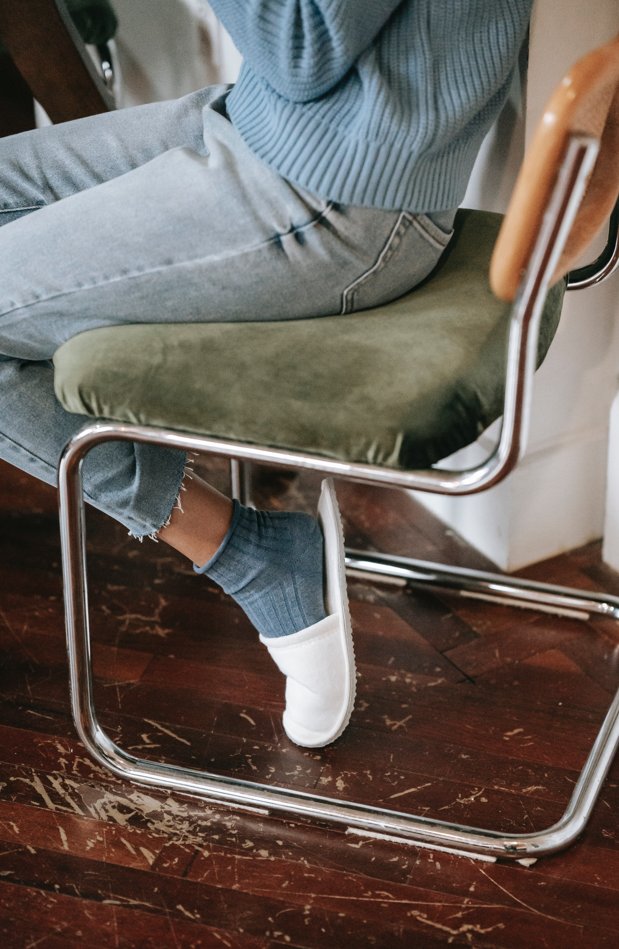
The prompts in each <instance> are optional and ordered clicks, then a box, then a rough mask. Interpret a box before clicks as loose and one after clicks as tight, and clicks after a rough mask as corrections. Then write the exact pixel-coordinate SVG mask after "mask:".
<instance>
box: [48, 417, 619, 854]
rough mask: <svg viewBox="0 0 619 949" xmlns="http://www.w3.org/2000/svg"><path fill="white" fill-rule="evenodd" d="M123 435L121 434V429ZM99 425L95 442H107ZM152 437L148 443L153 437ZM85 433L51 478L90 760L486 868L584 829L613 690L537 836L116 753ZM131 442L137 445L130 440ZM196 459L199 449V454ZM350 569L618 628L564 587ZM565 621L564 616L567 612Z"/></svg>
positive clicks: (80, 720) (397, 561) (609, 607)
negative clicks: (557, 810) (90, 572)
mask: <svg viewBox="0 0 619 949" xmlns="http://www.w3.org/2000/svg"><path fill="white" fill-rule="evenodd" d="M119 428H122V429H124V430H125V436H124V437H126V426H120V427H119ZM111 431H112V427H111V426H109V425H107V426H106V428H105V431H104V433H103V435H102V436H101V438H100V439H99V440H109V438H110V437H113V436H111V435H110V433H111ZM155 431H156V430H151V435H150V436H149V438H150V439H151V440H152V438H153V437H154V435H153V432H155ZM92 432H93V429H91V430H90V432H89V433H87V435H86V437H84V438H82V437H81V434H78V435H77V436H76V437H75V438H74V439H73V441H72V442H71V443H70V444H69V445H68V446H67V448H66V449H65V452H64V454H63V458H62V460H61V464H60V469H59V494H60V527H61V543H62V559H63V579H64V591H65V611H66V629H67V648H68V654H69V672H70V688H71V705H72V712H73V718H74V721H75V726H76V729H77V732H78V734H79V737H80V739H81V740H82V742H83V743H84V746H85V747H86V749H87V750H88V751H89V752H90V754H91V755H92V756H93V758H94V759H95V760H96V761H97V762H98V763H99V764H101V765H102V766H103V767H105V768H107V769H108V770H109V771H111V772H112V773H113V774H115V775H117V776H119V777H121V778H123V779H126V780H128V781H132V782H135V783H137V784H141V785H146V786H149V787H154V788H159V789H163V790H168V791H170V790H172V791H180V792H183V793H187V794H192V795H196V796H197V797H201V798H205V799H207V800H209V801H216V802H220V803H224V804H228V805H236V806H238V807H242V808H249V809H252V810H257V811H259V812H261V813H274V814H276V813H285V814H288V815H293V816H295V817H298V818H313V819H317V820H320V821H328V822H333V823H337V824H340V825H344V826H345V827H346V828H347V829H348V830H349V831H350V832H352V833H356V834H361V835H368V836H378V837H387V838H389V839H398V840H400V841H402V842H406V843H410V844H415V843H417V844H420V845H423V846H429V847H436V848H439V849H447V850H450V851H455V852H458V853H465V854H469V855H473V856H478V857H480V858H485V859H498V858H510V859H516V860H523V859H525V860H531V859H537V858H538V857H540V856H543V855H545V854H550V853H553V852H555V851H558V850H561V849H563V848H565V847H567V846H568V845H569V844H570V843H572V842H573V841H574V840H575V839H576V838H577V837H578V836H579V835H580V834H581V833H582V831H583V830H584V828H585V826H586V824H587V821H588V820H589V817H590V815H591V812H592V810H593V807H594V805H595V802H596V800H597V798H598V795H599V792H600V790H601V787H602V784H603V782H604V779H605V777H606V774H607V772H608V769H609V767H610V765H611V763H612V760H613V757H614V755H615V753H616V751H617V748H618V747H619V690H618V691H617V693H616V695H615V697H614V699H613V701H612V703H611V706H610V708H609V710H608V712H607V714H606V717H605V719H604V721H603V723H602V726H601V728H600V730H599V732H598V735H597V738H596V740H595V742H594V745H593V748H592V749H591V751H590V753H589V756H588V758H587V760H586V762H585V765H584V767H583V769H582V772H581V774H580V777H579V778H578V781H577V783H576V785H575V787H574V790H573V793H572V796H571V798H570V800H569V802H568V806H567V808H566V810H565V813H564V814H563V816H562V817H561V819H560V820H559V821H557V822H556V823H555V824H553V825H552V826H551V827H548V828H547V829H545V830H542V831H536V832H532V833H523V834H510V835H506V834H503V833H501V832H498V831H494V830H490V829H486V828H479V827H470V826H467V825H463V824H458V823H451V822H448V821H442V820H436V819H434V818H430V817H426V816H413V815H409V814H406V813H403V812H401V811H396V810H390V809H387V808H383V807H374V806H372V805H367V804H363V803H360V802H355V801H339V800H337V799H335V798H329V797H324V796H321V795H318V794H313V793H309V792H305V791H298V790H293V789H290V788H273V787H269V786H266V785H263V784H260V783H258V782H253V781H245V780H239V779H237V778H231V777H225V776H219V775H216V774H213V773H211V772H203V771H198V770H196V769H192V768H184V767H177V766H175V765H171V764H165V763H159V762H154V761H151V760H149V759H145V758H139V757H137V756H136V755H133V754H130V753H129V752H127V751H125V750H123V749H122V748H120V747H119V746H118V745H117V744H116V743H115V742H114V741H112V739H111V738H110V737H109V735H108V734H107V733H106V732H105V731H104V729H103V728H102V726H101V724H100V722H99V720H98V718H97V714H96V709H95V704H94V694H93V674H92V655H91V642H90V628H89V611H88V583H87V573H86V535H85V517H84V498H83V491H82V482H81V463H82V461H83V458H84V457H85V455H86V453H87V451H88V450H90V448H92V447H94V445H95V444H97V436H96V435H95V436H93V434H92ZM138 440H139V439H138ZM170 440H172V441H176V442H178V444H179V446H182V445H183V444H185V443H186V442H188V441H190V439H186V438H185V437H184V436H179V435H175V434H172V435H171V436H170V438H168V443H169V442H170ZM199 447H201V450H204V447H203V446H199ZM348 565H349V567H350V568H351V569H355V568H356V569H363V570H365V571H367V570H368V569H369V570H370V572H374V573H376V574H383V575H391V576H397V577H400V578H401V579H405V580H407V581H410V582H414V583H429V584H430V585H435V586H443V587H445V586H446V587H448V588H449V589H455V588H456V587H457V585H458V584H461V585H462V587H461V588H462V590H463V593H464V594H467V595H479V596H482V597H483V598H488V597H491V598H495V599H496V598H498V599H500V600H503V601H504V600H505V599H506V598H508V599H509V600H510V601H518V602H520V603H521V605H526V606H531V607H533V606H535V607H536V608H539V606H540V604H541V605H542V606H543V607H545V608H549V609H550V608H552V609H553V611H559V612H564V611H565V610H568V611H572V610H573V611H576V612H578V613H581V614H582V613H588V612H591V613H602V614H605V615H610V616H612V617H613V618H615V619H617V617H618V616H619V600H617V599H616V598H614V597H604V596H602V595H598V594H589V593H584V592H582V591H576V590H570V589H567V588H555V587H552V586H549V585H545V584H538V583H531V582H528V581H520V580H514V579H512V578H503V577H498V576H496V577H495V576H494V575H491V574H482V573H479V572H477V571H471V570H466V571H462V570H461V571H457V570H453V569H452V568H447V567H442V566H439V565H436V564H423V563H420V562H416V561H411V560H406V559H405V558H397V557H387V556H383V555H380V554H360V553H359V552H353V553H349V555H348ZM570 615H571V612H570Z"/></svg>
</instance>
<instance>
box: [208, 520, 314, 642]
mask: <svg viewBox="0 0 619 949" xmlns="http://www.w3.org/2000/svg"><path fill="white" fill-rule="evenodd" d="M194 570H195V571H196V573H204V574H206V576H207V577H210V578H211V580H214V581H215V582H216V583H218V584H219V586H220V587H221V588H222V589H223V591H224V592H225V593H228V594H230V596H232V597H233V598H234V600H236V602H237V603H238V604H239V606H240V607H242V609H243V610H244V611H245V613H246V614H247V616H248V617H249V619H250V620H251V622H252V623H253V625H254V626H255V627H256V629H257V630H258V632H259V633H261V634H262V635H263V636H288V635H289V634H290V633H296V632H298V631H299V630H301V629H305V628H306V627H307V626H312V625H313V624H314V623H317V622H318V621H319V620H321V619H324V617H325V616H326V612H325V606H324V593H323V583H324V581H323V539H322V532H321V530H320V527H319V525H318V522H317V521H316V520H315V518H313V517H310V515H309V514H301V513H288V512H285V511H256V510H254V509H253V508H251V507H244V506H243V505H242V504H239V502H238V501H235V502H234V511H233V514H232V521H231V524H230V528H229V530H228V533H227V534H226V536H225V537H224V539H223V541H222V543H221V545H220V547H219V550H218V551H217V553H216V554H215V556H214V557H212V559H211V560H209V561H208V563H206V564H204V566H203V567H197V566H195V567H194Z"/></svg>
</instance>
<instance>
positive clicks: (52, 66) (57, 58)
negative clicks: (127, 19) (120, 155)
mask: <svg viewBox="0 0 619 949" xmlns="http://www.w3.org/2000/svg"><path fill="white" fill-rule="evenodd" d="M73 17H76V18H77V23H78V24H79V27H80V28H79V29H78V27H77V26H76V23H75V22H74V19H73ZM114 29H115V19H114V14H113V12H112V10H111V7H110V6H109V4H108V2H107V0H93V3H92V4H91V5H90V8H89V10H85V8H84V4H78V3H76V2H75V0H73V2H71V0H3V2H2V3H0V40H1V41H2V45H3V46H4V49H5V50H6V52H5V53H4V55H3V61H4V69H3V76H2V78H3V80H4V81H5V82H8V83H9V85H10V89H9V92H10V93H12V94H16V93H17V94H18V95H19V97H20V99H21V100H22V106H21V114H19V115H15V116H14V117H11V116H9V117H7V116H3V120H2V126H3V128H2V134H10V133H12V132H16V131H21V130H22V129H23V128H27V127H30V128H32V127H33V126H34V113H33V111H32V109H31V106H30V102H29V101H28V92H30V94H31V96H34V98H35V99H36V100H37V101H38V102H40V103H41V105H42V106H43V108H44V109H45V111H46V112H47V114H48V116H49V118H50V119H51V120H52V122H67V121H69V120H70V119H77V118H81V117H83V116H86V115H95V114H96V113H98V112H105V111H107V110H109V109H112V108H114V100H113V97H112V94H111V92H110V72H109V71H110V69H111V65H110V62H109V56H108V59H107V60H106V61H105V62H104V60H103V59H102V62H101V71H99V70H98V69H97V68H96V66H95V63H94V61H93V59H92V57H91V56H90V55H89V53H88V50H87V49H86V46H85V45H84V44H85V42H89V43H90V42H94V43H98V44H99V45H101V40H102V39H103V38H104V37H106V38H110V37H111V36H112V35H113V32H114ZM101 49H102V50H103V46H102V45H101ZM106 63H107V65H106ZM9 105H10V103H9Z"/></svg>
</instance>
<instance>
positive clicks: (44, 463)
mask: <svg viewBox="0 0 619 949" xmlns="http://www.w3.org/2000/svg"><path fill="white" fill-rule="evenodd" d="M0 439H4V441H5V442H8V443H9V444H11V445H13V447H14V448H17V449H18V450H19V451H23V452H24V454H26V455H28V456H29V457H30V458H33V459H34V460H35V461H37V462H38V463H39V464H40V465H41V466H42V467H44V468H46V469H47V471H48V472H49V473H50V474H52V475H53V476H54V478H53V485H54V487H55V488H56V490H58V484H57V481H56V477H57V475H58V466H57V465H53V464H52V463H51V461H47V460H46V459H45V458H41V457H40V455H37V454H35V452H33V451H32V449H30V448H26V446H25V445H22V444H21V443H20V442H18V441H16V440H15V439H14V438H9V436H8V435H6V434H5V433H4V432H2V433H0ZM183 467H184V464H183V466H181V479H180V480H181V482H182V475H183ZM82 493H83V495H84V500H86V501H89V502H90V504H91V505H92V506H93V507H95V508H99V505H100V503H101V502H100V501H98V500H97V499H96V498H95V497H94V495H92V494H90V492H89V491H87V490H86V488H85V487H84V486H83V485H82ZM177 494H178V492H176V494H175V496H174V500H173V501H172V505H171V507H172V508H173V507H174V503H175V499H176V496H177ZM121 516H122V517H123V518H124V519H125V520H124V521H123V523H125V526H127V527H128V526H129V525H128V523H127V522H131V524H132V525H135V526H136V527H137V528H139V529H140V530H143V531H144V534H143V536H149V529H148V527H147V528H146V530H144V526H145V522H144V520H138V518H135V517H131V515H126V514H122V515H120V512H119V514H118V515H115V517H116V519H117V520H119V519H120V517H121ZM164 523H165V518H163V519H162V521H161V525H163V524H164ZM161 525H159V526H158V527H157V528H155V532H156V531H158V530H160V529H161ZM132 536H138V535H133V534H132Z"/></svg>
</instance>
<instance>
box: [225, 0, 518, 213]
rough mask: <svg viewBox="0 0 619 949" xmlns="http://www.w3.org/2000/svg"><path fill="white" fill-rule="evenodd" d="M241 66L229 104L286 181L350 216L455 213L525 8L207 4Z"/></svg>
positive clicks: (494, 109) (261, 0) (344, 0)
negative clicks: (373, 211)
mask: <svg viewBox="0 0 619 949" xmlns="http://www.w3.org/2000/svg"><path fill="white" fill-rule="evenodd" d="M210 2H211V6H212V7H213V9H214V11H215V12H216V13H217V15H218V16H219V17H220V18H221V20H222V22H223V24H224V25H225V27H226V28H227V29H228V31H229V33H230V34H231V36H232V38H233V40H234V41H235V43H236V45H237V46H238V48H239V50H240V52H241V54H242V56H243V59H244V62H243V66H242V68H241V73H240V76H239V79H238V82H237V84H236V86H235V88H234V90H233V91H232V93H231V94H230V97H229V99H228V110H229V114H230V117H231V120H232V122H233V123H234V125H235V126H236V127H237V128H238V130H239V132H240V134H241V136H242V137H243V139H244V140H245V142H246V143H247V144H248V145H249V147H250V148H251V149H252V150H253V151H254V152H255V153H256V154H257V155H258V156H260V157H261V158H262V159H264V160H265V161H266V162H268V164H270V165H271V166H272V167H273V168H275V169H276V170H277V171H278V172H279V173H280V174H281V175H283V176H284V177H286V178H288V179H290V180H291V181H293V182H295V183H296V184H298V185H301V186H303V187H305V188H307V189H308V190H310V191H313V192H315V193H316V194H319V195H321V196H323V197H325V198H330V199H332V200H335V201H339V202H342V203H348V204H357V205H366V206H372V207H379V208H389V209H394V210H397V209H402V210H412V211H438V210H446V209H448V208H454V207H456V206H457V205H458V204H460V202H461V200H462V197H463V195H464V191H465V189H466V184H467V181H468V178H469V175H470V172H471V169H472V167H473V162H474V160H475V156H476V154H477V151H478V149H479V146H480V144H481V141H482V138H483V136H484V135H485V133H486V132H487V130H488V128H489V127H490V125H491V124H492V121H493V120H494V119H495V118H496V116H497V114H498V112H499V110H500V108H501V106H502V105H503V102H504V100H505V97H506V95H507V92H508V90H509V85H510V80H511V76H512V72H513V69H514V65H515V62H516V60H517V56H518V51H519V49H520V47H521V44H522V41H523V38H524V35H525V32H526V28H527V24H528V20H529V15H530V12H531V6H532V2H533V0H210Z"/></svg>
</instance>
